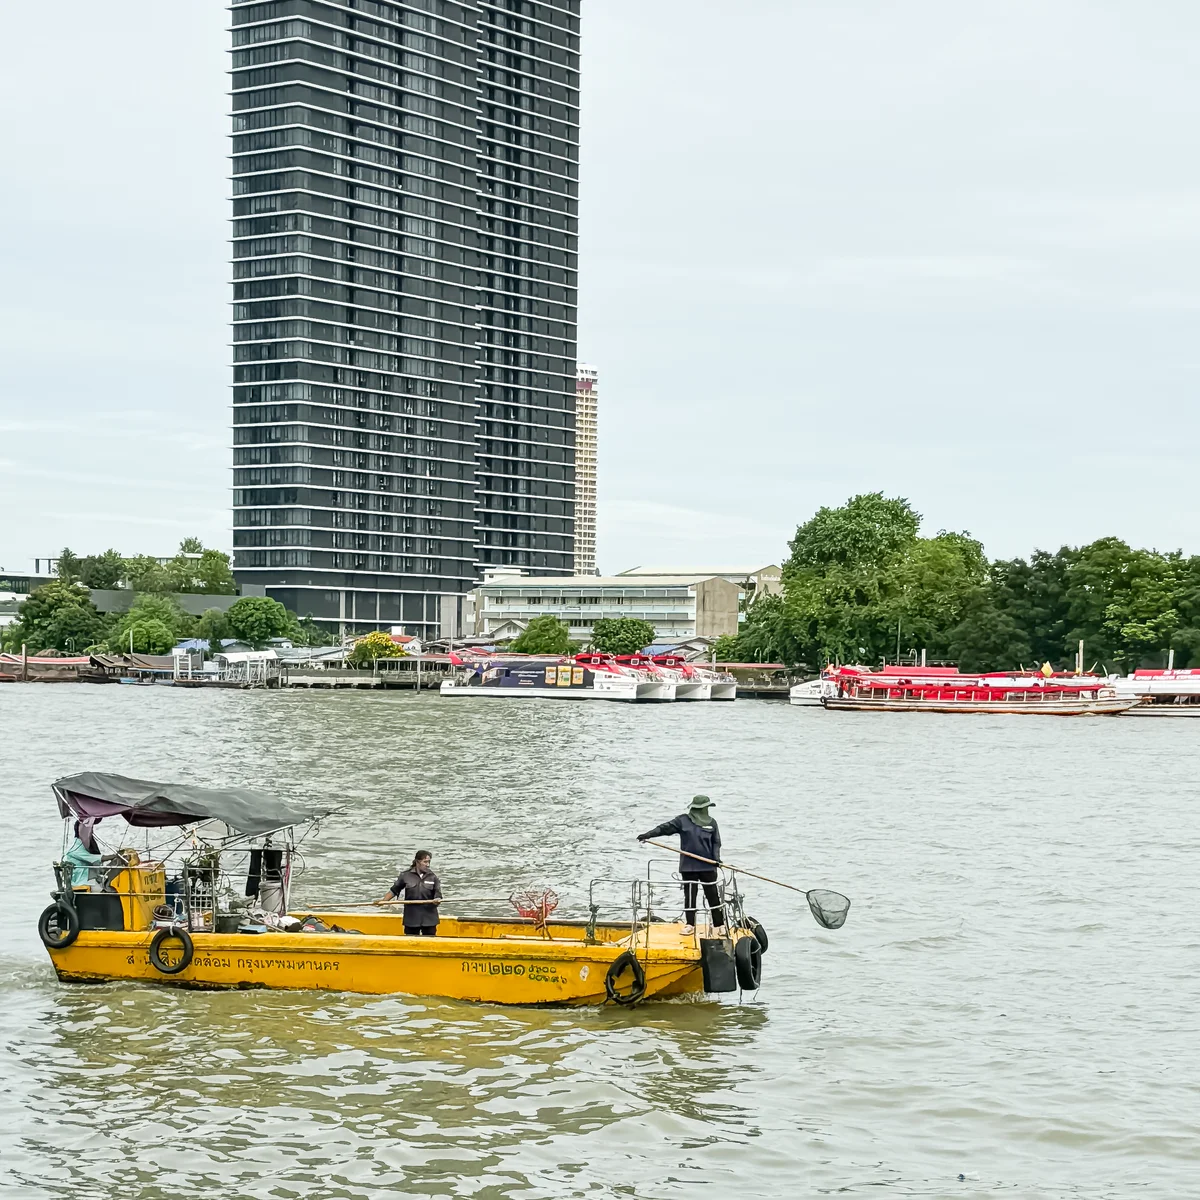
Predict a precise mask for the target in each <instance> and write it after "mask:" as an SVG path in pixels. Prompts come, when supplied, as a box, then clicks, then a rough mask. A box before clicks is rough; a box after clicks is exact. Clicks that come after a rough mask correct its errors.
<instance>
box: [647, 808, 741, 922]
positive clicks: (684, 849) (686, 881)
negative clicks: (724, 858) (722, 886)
mask: <svg viewBox="0 0 1200 1200" xmlns="http://www.w3.org/2000/svg"><path fill="white" fill-rule="evenodd" d="M712 807H713V802H712V801H711V800H710V799H709V798H708V797H707V796H693V797H692V804H691V807H690V808H689V809H688V811H687V812H685V813H681V814H680V815H679V816H678V817H675V818H674V819H673V820H670V821H664V822H663V823H662V824H661V825H656V826H655V827H654V828H653V829H651V830H650V832H649V833H639V834H638V841H639V842H644V841H647V840H648V839H649V838H655V837H669V836H670V835H671V834H673V833H677V834H679V875H680V877H681V878H682V880H683V919H684V921H685V924H684V927H683V932H684V933H693V932H695V928H696V892H697V889H698V887H699V885H701V884H703V885H704V898H705V900H707V901H708V904H709V908H710V910H711V912H712V923H713V933H714V934H716V935H717V936H718V937H723V936H724V934H725V910H724V908H722V907H721V893H720V892H719V891H718V890H717V868H716V865H715V864H716V863H718V862H720V861H721V831H720V829H718V828H717V822H716V819H715V818H714V817H712V816H710V815H709V812H708V810H709V809H710V808H712ZM705 859H707V860H709V861H707V862H706V861H704V860H705Z"/></svg>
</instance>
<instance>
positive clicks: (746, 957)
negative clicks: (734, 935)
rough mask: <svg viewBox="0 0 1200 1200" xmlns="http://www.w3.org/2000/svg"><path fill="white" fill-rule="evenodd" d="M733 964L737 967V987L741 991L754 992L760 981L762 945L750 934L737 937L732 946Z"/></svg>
mask: <svg viewBox="0 0 1200 1200" xmlns="http://www.w3.org/2000/svg"><path fill="white" fill-rule="evenodd" d="M733 965H734V966H735V967H736V968H737V981H738V987H740V988H741V989H742V991H743V992H756V991H758V985H759V984H760V983H761V982H762V946H760V945H759V944H758V938H757V937H755V936H753V935H750V936H747V937H742V938H738V940H737V944H736V945H735V946H734V948H733Z"/></svg>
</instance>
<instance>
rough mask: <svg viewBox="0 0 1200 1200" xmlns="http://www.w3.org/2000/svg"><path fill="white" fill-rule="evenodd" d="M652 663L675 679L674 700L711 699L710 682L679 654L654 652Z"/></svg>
mask: <svg viewBox="0 0 1200 1200" xmlns="http://www.w3.org/2000/svg"><path fill="white" fill-rule="evenodd" d="M654 665H655V666H656V667H657V668H658V669H659V670H660V671H664V672H666V673H668V674H669V675H670V676H671V677H672V678H673V679H674V681H675V699H676V700H711V699H712V684H711V683H710V682H709V680H707V679H705V678H703V677H702V676H701V674H700V672H699V671H698V670H697V669H696V668H695V667H694V666H693V665H692V664H691V663H689V662H688V661H687V659H685V658H684V657H683V656H682V655H679V654H670V653H668V654H656V655H655V656H654Z"/></svg>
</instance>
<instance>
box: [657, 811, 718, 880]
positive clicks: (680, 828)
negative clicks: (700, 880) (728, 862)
mask: <svg viewBox="0 0 1200 1200" xmlns="http://www.w3.org/2000/svg"><path fill="white" fill-rule="evenodd" d="M672 833H677V834H679V850H680V855H679V870H680V872H681V873H684V874H688V875H696V874H698V873H699V872H701V871H715V870H716V869H717V868H716V867H715V866H714V865H713V863H706V862H701V861H700V859H699V858H689V857H688V855H689V854H698V855H700V858H712V859H715V860H716V861H717V862H720V861H721V831H720V829H718V828H717V822H716V821H715V820H714V821H713V823H712V824H711V825H709V826H707V827H705V826H704V825H697V824H696V822H695V821H693V820H692V818H691V817H689V816H688V814H687V813H680V815H679V816H677V817H676V818H675V819H674V820H672V821H664V822H663V823H662V824H661V825H655V827H654V828H653V829H652V830H650V832H649V833H643V834H642V839H645V838H655V837H668V836H669V835H670V834H672Z"/></svg>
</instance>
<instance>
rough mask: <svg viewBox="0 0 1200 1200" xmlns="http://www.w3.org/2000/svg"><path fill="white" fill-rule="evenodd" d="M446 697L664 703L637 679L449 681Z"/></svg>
mask: <svg viewBox="0 0 1200 1200" xmlns="http://www.w3.org/2000/svg"><path fill="white" fill-rule="evenodd" d="M439 690H440V692H441V694H442V695H443V696H455V697H457V696H469V697H471V698H472V699H491V700H497V699H499V700H529V699H534V698H536V699H541V700H625V701H638V700H661V699H663V697H662V696H661V695H660V690H661V689H660V685H659V684H657V683H642V682H639V681H638V680H635V679H630V680H621V681H620V682H619V683H618V684H615V685H611V686H606V687H590V688H582V687H571V688H568V687H561V688H560V687H486V686H480V685H476V686H474V687H471V686H468V685H467V684H462V683H454V682H453V681H452V680H447V681H446V682H445V683H443V684H442V685H441V688H440V689H439Z"/></svg>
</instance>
